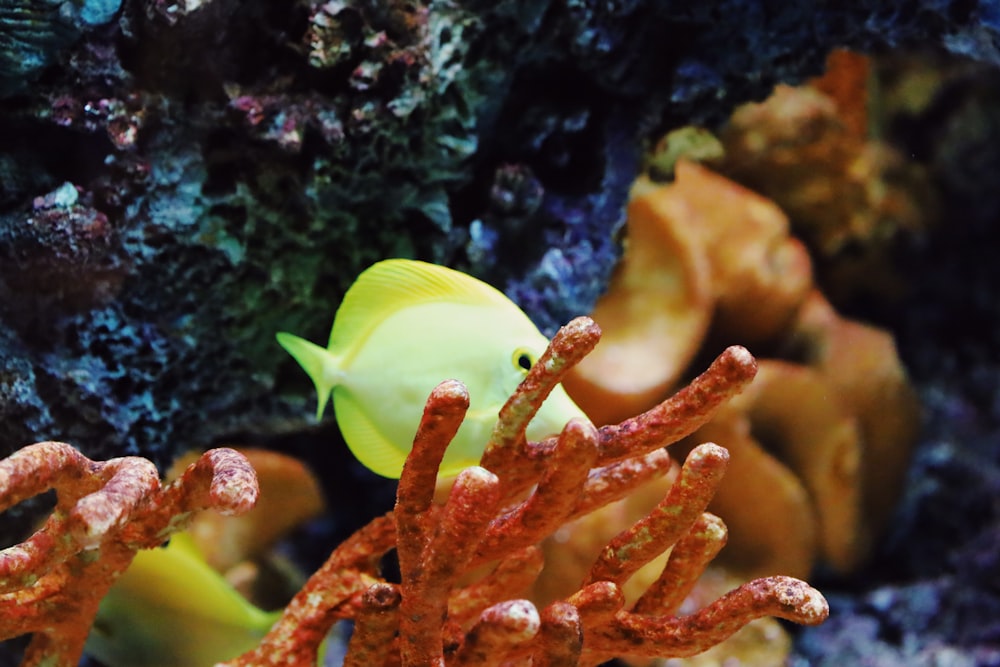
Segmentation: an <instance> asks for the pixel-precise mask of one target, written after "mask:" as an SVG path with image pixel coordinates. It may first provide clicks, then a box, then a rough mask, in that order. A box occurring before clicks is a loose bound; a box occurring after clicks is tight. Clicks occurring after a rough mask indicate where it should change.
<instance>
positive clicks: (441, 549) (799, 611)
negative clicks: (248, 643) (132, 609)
mask: <svg viewBox="0 0 1000 667" xmlns="http://www.w3.org/2000/svg"><path fill="white" fill-rule="evenodd" d="M599 336H600V330H599V329H598V328H597V326H596V325H595V324H594V323H593V321H591V320H590V319H589V318H578V319H577V320H574V321H573V322H571V323H570V324H569V325H567V326H566V327H564V328H563V329H562V330H561V331H560V332H559V333H558V334H557V335H556V336H555V338H554V339H553V340H552V343H551V344H550V346H549V349H548V350H547V351H546V353H545V354H544V355H543V356H542V357H541V358H540V359H539V361H538V362H537V363H536V364H535V365H534V366H533V368H532V370H531V371H530V372H529V374H528V377H527V378H526V379H525V381H524V382H523V383H522V385H521V386H520V387H519V388H518V390H517V391H516V392H515V393H514V395H513V396H512V397H511V398H510V399H509V400H508V402H507V404H506V405H505V406H504V408H503V409H502V411H501V413H500V419H499V421H498V423H497V426H496V429H495V430H494V433H493V437H492V438H491V441H490V443H489V446H488V447H487V449H486V451H485V453H484V454H483V458H482V462H481V464H482V465H481V466H475V467H471V468H468V469H466V470H465V471H463V472H462V473H461V474H460V475H459V476H458V478H457V479H456V480H455V483H454V486H453V487H452V489H451V493H450V495H449V496H448V499H447V500H446V501H445V503H444V505H443V506H439V505H435V504H434V502H433V498H434V490H435V484H436V482H437V471H438V466H439V465H440V462H441V459H442V457H443V455H444V451H445V448H446V447H447V446H448V443H449V442H450V441H451V438H452V437H453V436H454V435H455V433H456V432H457V430H458V427H459V425H460V424H461V423H462V420H463V418H464V417H465V412H466V410H467V409H468V404H469V402H468V401H469V399H468V394H467V393H466V390H465V388H464V387H463V386H462V385H461V383H459V382H457V381H454V380H451V381H446V382H444V383H442V384H441V385H439V386H438V387H437V388H435V390H434V391H433V392H432V393H431V395H430V397H429V398H428V400H427V405H426V407H425V411H424V415H423V418H422V420H421V423H420V426H419V428H418V430H417V432H416V436H415V438H414V446H413V450H412V451H411V453H410V455H409V457H408V459H407V461H406V465H405V466H404V469H403V473H402V476H401V477H400V481H399V490H398V495H397V502H396V509H395V511H394V512H393V513H392V514H390V515H388V516H385V517H381V518H379V519H376V520H375V521H373V522H372V523H371V524H369V525H368V526H367V527H366V528H364V529H362V530H361V531H359V532H358V533H357V534H355V535H354V536H353V537H352V538H351V539H350V540H348V542H346V543H345V544H343V545H341V546H340V547H339V548H337V549H336V550H335V551H334V552H333V554H332V555H331V556H330V558H329V559H328V560H327V562H326V563H325V564H324V566H323V567H322V568H321V569H320V570H319V571H318V572H317V573H316V574H315V575H313V577H312V578H311V579H310V580H309V582H308V583H307V584H306V586H305V588H304V589H303V590H302V591H301V592H300V593H299V594H298V595H297V596H296V597H295V598H294V599H293V601H292V603H291V604H290V605H289V607H288V609H287V610H286V612H285V614H284V616H283V617H282V618H281V620H279V621H278V623H277V624H276V625H275V627H274V628H273V629H272V631H271V633H269V635H268V636H267V637H265V639H264V641H263V642H262V644H261V645H260V646H259V647H258V648H257V649H255V650H254V651H252V652H250V653H247V654H245V655H243V656H241V657H239V658H236V659H234V660H232V661H229V662H227V663H225V664H226V665H229V666H230V667H238V666H250V665H259V664H265V663H266V664H270V665H289V666H291V665H302V666H305V665H312V664H315V660H316V651H317V649H318V647H319V644H320V642H321V641H322V639H323V637H324V636H325V634H326V632H327V630H328V629H329V627H330V626H331V625H332V623H333V622H334V621H335V620H337V619H343V618H352V619H355V620H356V631H355V635H354V637H353V638H352V640H351V643H350V646H349V652H348V657H347V660H346V662H345V664H348V665H362V664H364V665H398V664H402V665H414V666H417V665H419V666H425V665H426V666H440V667H443V666H444V665H445V664H447V665H473V664H475V665H494V664H496V665H499V664H530V665H535V666H538V665H580V664H596V663H598V662H600V661H602V660H605V659H607V658H609V657H613V656H623V655H637V656H661V657H666V656H685V655H692V654H695V653H698V652H700V651H703V650H705V649H706V648H708V647H710V646H712V645H714V644H716V643H718V642H720V641H721V640H722V639H724V638H726V637H727V636H729V635H730V634H732V633H733V632H735V631H736V630H737V629H739V628H740V627H742V626H743V625H745V624H746V623H747V622H749V621H750V620H753V619H754V618H758V617H761V616H765V615H774V616H778V617H780V618H785V619H789V620H792V621H795V622H798V623H806V624H815V623H819V622H821V621H823V620H824V619H825V618H826V616H827V613H828V608H827V605H826V601H825V600H824V599H823V596H822V595H821V594H820V593H819V592H817V591H815V590H814V589H812V588H811V587H809V586H808V585H807V584H805V583H804V582H801V581H799V580H797V579H792V578H790V577H770V578H766V579H758V580H755V581H752V582H750V583H748V584H745V585H744V586H742V587H740V588H738V589H736V590H735V591H733V592H731V593H729V594H727V595H725V596H723V597H722V598H720V599H719V600H717V601H716V602H714V603H713V604H711V605H709V606H708V607H706V608H705V609H703V610H701V611H699V612H698V613H696V614H693V615H691V616H688V617H683V618H681V617H677V616H675V613H676V610H677V608H678V607H679V605H680V603H681V601H683V599H684V597H685V596H686V594H687V592H688V591H689V590H690V587H691V585H692V584H693V582H694V580H695V579H696V578H697V577H698V576H699V575H700V573H701V571H702V569H703V568H704V566H705V564H706V563H707V562H708V561H709V560H711V558H712V557H713V556H714V555H715V553H716V552H717V551H718V549H719V548H721V545H722V544H723V543H724V541H725V527H724V526H723V525H722V522H721V520H719V519H718V518H717V517H714V516H712V515H710V514H707V513H705V512H704V511H703V510H704V508H705V506H706V505H707V503H708V501H709V500H710V499H711V497H712V495H713V494H714V491H715V487H716V485H717V484H718V481H719V480H720V479H721V476H722V473H723V471H724V469H725V467H726V463H727V462H728V454H727V452H726V450H725V449H723V448H722V447H719V446H717V445H714V444H706V445H701V446H699V447H696V448H695V449H694V450H693V451H692V452H691V453H690V454H689V456H688V458H687V460H686V461H685V463H684V465H683V467H682V468H681V471H680V473H679V475H678V477H677V479H676V480H675V482H674V483H673V486H672V487H671V489H670V491H669V492H668V494H667V496H666V498H664V500H663V502H662V503H661V504H660V505H659V506H658V507H657V508H656V509H654V510H653V511H652V512H651V513H650V514H649V515H648V516H647V517H646V518H644V519H642V520H641V521H639V522H638V523H636V524H635V525H634V526H633V527H631V528H629V529H627V530H625V531H624V532H622V533H621V534H620V535H618V537H616V538H615V539H614V540H613V541H612V542H611V543H610V544H609V545H608V546H607V547H606V549H605V551H604V553H603V554H602V555H601V557H600V558H599V559H598V560H597V562H596V563H595V564H594V566H593V567H592V568H591V571H590V575H589V577H588V578H587V580H586V581H583V582H581V588H580V589H579V590H578V591H577V592H576V593H574V594H573V595H570V596H568V597H567V598H566V599H564V600H559V601H556V602H553V603H551V604H549V605H548V606H546V607H544V608H542V609H541V610H540V611H539V610H538V609H537V608H536V607H535V605H534V604H533V603H532V602H530V601H528V600H523V599H516V598H514V599H512V597H511V596H512V595H516V594H517V593H518V592H520V591H523V590H525V589H526V588H527V586H528V584H530V583H531V581H532V580H533V579H534V578H535V577H537V576H538V574H539V572H540V570H541V565H542V563H541V556H540V552H539V550H538V549H537V548H536V547H535V546H534V545H535V544H536V543H537V542H539V541H540V540H542V539H543V538H544V537H546V536H548V535H550V534H552V533H553V532H555V531H556V530H557V529H558V528H559V527H560V526H562V525H563V524H564V523H566V522H567V521H569V520H571V519H572V518H574V517H578V516H581V515H583V514H587V513H589V512H591V511H593V510H594V509H596V508H598V507H600V506H602V505H604V504H607V503H608V502H611V501H612V500H616V499H618V498H621V497H623V496H625V495H627V494H628V493H629V492H630V491H632V490H633V489H634V488H635V487H636V485H637V484H639V483H640V482H642V481H645V480H647V479H649V478H651V477H655V476H657V475H661V474H664V473H665V472H666V471H667V470H669V468H670V465H671V464H670V459H669V457H668V456H666V454H665V452H664V451H663V449H662V447H663V446H664V445H666V444H669V443H670V442H673V441H676V440H678V439H680V438H682V437H684V436H685V435H688V434H690V433H691V432H692V431H694V430H695V429H697V428H698V427H699V426H700V425H702V424H704V423H705V422H706V421H707V420H708V419H709V418H710V417H711V415H712V414H713V413H714V411H715V410H716V409H717V408H718V407H719V406H720V405H721V404H722V403H723V402H725V401H726V400H727V399H728V398H730V397H732V396H733V395H735V394H737V393H739V391H741V390H742V388H743V387H744V386H745V385H746V384H747V383H748V382H749V381H750V380H751V379H752V378H753V376H754V374H755V372H756V361H755V360H754V359H753V357H752V356H751V355H750V354H749V353H748V352H747V351H746V350H745V349H743V348H740V347H732V348H729V349H727V350H726V351H725V352H724V353H723V354H722V355H720V357H719V358H718V359H716V361H715V362H714V363H713V364H712V365H711V366H710V368H709V369H708V370H707V371H706V372H705V373H703V374H702V375H701V376H699V377H698V378H696V379H695V380H694V381H693V382H692V383H691V384H690V385H689V386H688V387H687V388H685V389H684V390H682V391H680V392H678V394H676V395H675V396H674V397H672V398H670V399H668V400H667V401H664V402H663V403H662V404H660V405H659V406H657V407H655V408H653V409H652V410H650V411H648V412H646V413H644V414H642V415H639V416H638V417H635V418H633V419H630V420H626V421H625V422H622V423H621V424H618V425H616V426H609V427H605V428H602V429H596V428H594V427H593V426H592V425H591V424H589V423H587V422H583V421H577V420H574V421H571V422H570V423H569V424H567V425H566V428H565V429H564V430H563V432H562V433H561V434H560V435H559V436H558V437H556V438H551V439H549V440H546V441H544V442H540V443H533V442H528V441H527V440H526V439H525V435H524V434H525V428H526V426H527V424H528V422H529V421H530V420H531V418H532V416H533V415H534V413H535V411H537V409H538V407H539V406H540V405H541V403H542V401H543V400H544V399H545V397H546V396H547V395H548V393H549V392H550V391H551V390H552V388H553V387H555V386H556V385H557V384H558V383H559V382H560V380H561V379H562V376H563V374H564V373H565V372H566V371H567V370H568V369H569V367H570V366H572V365H573V364H574V363H576V362H577V361H579V360H580V359H581V358H582V357H583V356H584V355H586V354H587V352H589V351H590V350H591V349H592V348H593V347H594V345H595V344H596V343H597V340H598V338H599ZM532 487H534V489H533V490H532V491H531V492H530V494H528V496H527V497H526V498H524V499H523V500H520V501H518V499H519V498H521V497H523V495H524V493H525V492H526V491H527V490H528V489H530V488H532ZM393 547H396V549H397V552H398V556H399V564H400V573H401V583H400V584H398V585H396V584H389V583H387V582H385V581H383V580H382V579H381V578H380V577H379V576H378V573H377V569H376V568H377V563H378V562H379V560H380V559H381V558H382V556H383V555H384V554H385V553H386V552H388V551H389V550H390V549H392V548H393ZM671 547H673V551H672V552H671V557H670V559H669V561H668V562H667V565H666V567H665V568H664V570H663V573H662V575H661V576H660V578H659V580H658V581H657V582H656V583H655V584H654V585H653V586H652V587H650V589H649V590H648V591H647V593H646V595H644V596H643V597H642V598H641V599H640V600H639V601H638V602H637V603H636V604H635V605H634V606H632V608H626V605H625V600H624V597H623V595H622V593H621V589H620V585H621V584H622V583H623V582H624V581H625V580H626V579H628V578H629V577H630V576H631V575H632V574H633V573H634V572H635V570H636V569H638V568H639V567H640V566H642V565H644V564H645V563H647V562H649V561H650V560H651V559H653V558H654V557H656V556H658V555H660V554H661V553H663V552H664V551H666V550H667V549H670V548H671ZM491 563H493V564H495V565H494V566H493V569H492V571H490V572H489V573H488V574H486V575H484V576H483V575H479V578H478V579H476V578H475V576H474V573H476V572H479V571H480V569H481V568H482V567H483V566H485V565H488V564H491Z"/></svg>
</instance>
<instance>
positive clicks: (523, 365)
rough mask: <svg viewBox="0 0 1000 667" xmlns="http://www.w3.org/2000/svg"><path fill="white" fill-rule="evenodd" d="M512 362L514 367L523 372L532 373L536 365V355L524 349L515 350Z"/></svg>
mask: <svg viewBox="0 0 1000 667" xmlns="http://www.w3.org/2000/svg"><path fill="white" fill-rule="evenodd" d="M511 361H512V362H513V364H514V366H516V367H518V368H520V369H521V370H523V371H530V370H531V367H532V366H534V365H535V355H533V354H531V353H530V352H528V351H527V350H525V349H524V348H523V347H521V348H518V349H516V350H514V354H513V356H512V357H511Z"/></svg>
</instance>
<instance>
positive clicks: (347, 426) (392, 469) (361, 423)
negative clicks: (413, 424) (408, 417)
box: [333, 391, 409, 479]
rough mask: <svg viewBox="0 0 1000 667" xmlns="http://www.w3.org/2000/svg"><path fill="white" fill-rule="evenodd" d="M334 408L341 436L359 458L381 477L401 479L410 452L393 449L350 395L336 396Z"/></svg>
mask: <svg viewBox="0 0 1000 667" xmlns="http://www.w3.org/2000/svg"><path fill="white" fill-rule="evenodd" d="M333 408H334V410H336V412H337V424H338V425H339V426H340V432H341V433H342V434H343V435H344V440H346V441H347V446H348V447H350V449H351V453H352V454H354V456H355V458H357V459H358V460H359V461H360V462H361V463H362V464H363V465H364V466H365V467H366V468H368V469H369V470H371V471H372V472H374V473H375V474H377V475H382V476H383V477H390V478H392V479H399V476H400V474H401V473H402V472H403V463H404V462H405V461H406V455H407V454H408V453H409V448H407V449H406V451H401V450H400V449H399V447H396V446H395V445H393V444H392V442H390V441H389V440H388V439H387V438H386V437H385V436H384V435H383V434H382V433H381V432H380V431H379V430H378V428H377V427H376V426H375V424H374V423H372V421H371V419H369V417H368V415H367V414H366V413H365V411H364V410H362V409H361V407H360V406H359V405H358V403H357V401H355V400H354V397H352V396H351V395H350V394H349V393H348V392H347V391H336V392H334V394H333Z"/></svg>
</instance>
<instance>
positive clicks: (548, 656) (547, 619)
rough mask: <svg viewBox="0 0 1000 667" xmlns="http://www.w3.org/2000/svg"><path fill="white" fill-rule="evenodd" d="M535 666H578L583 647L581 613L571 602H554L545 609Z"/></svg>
mask: <svg viewBox="0 0 1000 667" xmlns="http://www.w3.org/2000/svg"><path fill="white" fill-rule="evenodd" d="M535 643H536V644H537V646H538V648H537V649H536V650H535V652H534V654H533V655H532V658H531V665H532V667H576V665H578V664H579V662H580V654H581V652H582V651H583V625H582V624H581V622H580V613H579V612H578V611H577V609H576V607H574V606H573V605H571V604H569V603H568V602H553V603H552V604H550V605H549V606H548V607H546V608H545V609H544V610H543V611H542V627H541V630H540V631H539V633H538V637H537V639H536V642H535Z"/></svg>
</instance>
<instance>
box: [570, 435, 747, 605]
mask: <svg viewBox="0 0 1000 667" xmlns="http://www.w3.org/2000/svg"><path fill="white" fill-rule="evenodd" d="M728 462H729V452H727V451H726V450H725V449H723V448H722V447H719V446H718V445H714V444H704V445H699V446H698V447H695V448H694V449H693V450H692V451H691V453H690V454H688V457H687V460H686V461H685V462H684V466H683V467H682V468H681V474H680V476H679V477H678V478H677V480H676V481H675V482H674V484H673V486H671V487H670V491H669V492H668V493H667V495H666V497H665V498H664V499H663V500H662V501H661V502H660V503H659V504H658V505H657V506H656V508H655V509H654V510H653V511H652V512H651V513H650V514H649V515H648V516H646V517H645V518H644V519H642V520H641V521H639V522H638V523H636V524H635V525H634V526H632V527H631V528H629V529H628V530H626V531H624V532H622V533H621V534H619V535H618V536H617V537H615V539H614V540H612V541H611V543H610V544H609V545H608V546H607V547H605V549H604V552H603V553H602V554H601V556H600V558H599V559H598V560H597V562H596V563H594V566H593V567H592V568H591V570H590V576H589V578H588V580H589V581H590V582H594V581H613V582H614V583H616V584H618V585H619V586H620V585H622V584H623V583H625V580H626V579H628V578H629V577H630V576H632V575H633V574H634V573H635V572H636V570H638V569H639V568H640V567H642V566H643V565H645V564H646V563H648V562H649V561H651V560H653V559H654V558H656V557H657V556H659V555H660V554H661V553H663V552H665V551H666V550H667V549H669V548H670V547H671V546H673V545H674V543H676V542H677V540H679V539H680V538H681V537H682V536H683V535H684V534H685V533H687V532H688V530H690V528H691V525H692V524H693V523H694V521H695V520H696V519H697V518H698V517H699V515H701V513H702V512H703V511H705V508H706V507H707V506H708V503H709V501H710V500H711V499H712V496H713V495H714V494H715V489H716V487H717V486H718V484H719V482H720V481H722V475H723V474H724V473H725V471H726V464H727V463H728Z"/></svg>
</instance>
